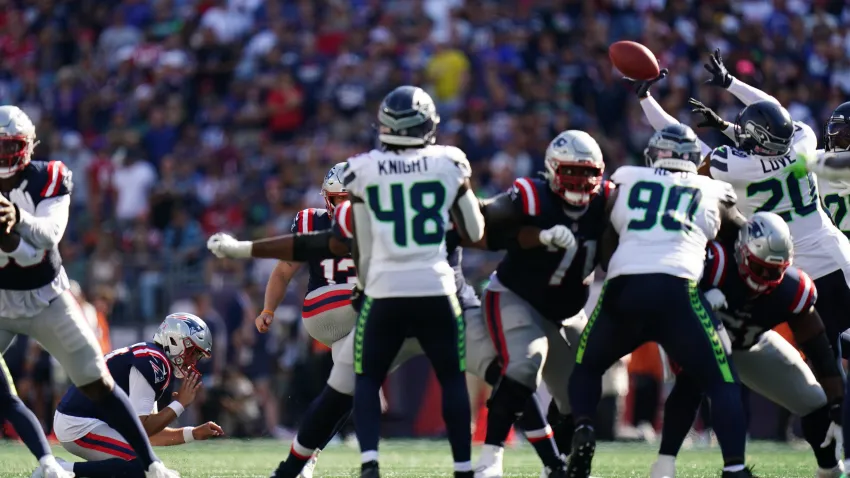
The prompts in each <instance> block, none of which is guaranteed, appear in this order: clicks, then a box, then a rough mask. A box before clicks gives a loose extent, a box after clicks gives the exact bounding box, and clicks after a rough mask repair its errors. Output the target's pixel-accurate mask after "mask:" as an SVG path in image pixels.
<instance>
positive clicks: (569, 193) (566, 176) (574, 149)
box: [545, 129, 605, 206]
mask: <svg viewBox="0 0 850 478" xmlns="http://www.w3.org/2000/svg"><path fill="white" fill-rule="evenodd" d="M545 164H546V179H547V180H549V187H550V188H552V191H554V192H555V194H557V195H558V196H560V197H562V198H563V199H564V201H566V202H567V204H570V205H572V206H586V205H587V204H588V203H590V200H591V199H593V196H594V195H595V194H596V193H598V192H599V188H600V187H601V185H602V172H603V171H605V163H604V162H603V161H602V150H601V149H600V148H599V143H597V142H596V140H595V139H593V137H592V136H590V135H589V134H587V133H585V132H584V131H579V130H577V129H571V130H567V131H564V132H563V133H561V134H559V135H558V136H557V137H555V139H553V140H552V142H551V143H549V147H548V148H546V159H545Z"/></svg>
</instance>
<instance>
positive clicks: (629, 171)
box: [610, 166, 647, 184]
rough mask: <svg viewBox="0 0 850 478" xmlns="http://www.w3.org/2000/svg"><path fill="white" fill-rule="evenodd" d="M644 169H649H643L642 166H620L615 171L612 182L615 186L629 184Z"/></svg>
mask: <svg viewBox="0 0 850 478" xmlns="http://www.w3.org/2000/svg"><path fill="white" fill-rule="evenodd" d="M644 169H647V168H642V167H640V166H620V167H619V168H617V170H616V171H614V174H612V175H611V178H610V180H611V181H612V182H614V184H624V183H628V182H631V181H633V180H634V177H635V176H637V175H638V174H639V172H640V171H642V170H644Z"/></svg>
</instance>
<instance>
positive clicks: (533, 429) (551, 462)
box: [517, 393, 564, 468]
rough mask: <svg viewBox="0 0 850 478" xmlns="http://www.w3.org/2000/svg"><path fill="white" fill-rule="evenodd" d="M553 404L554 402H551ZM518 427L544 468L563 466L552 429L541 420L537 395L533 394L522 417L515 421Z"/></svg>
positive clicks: (541, 411) (541, 414)
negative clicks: (522, 431)
mask: <svg viewBox="0 0 850 478" xmlns="http://www.w3.org/2000/svg"><path fill="white" fill-rule="evenodd" d="M552 402H553V403H554V400H552ZM517 425H519V426H520V427H521V428H522V429H523V430H524V431H525V437H526V438H527V439H528V442H529V443H531V446H533V447H534V451H535V452H537V456H538V457H540V461H542V462H543V464H544V465H545V466H548V467H550V468H558V467H560V466H562V465H563V464H564V462H563V461H562V460H561V457H560V454H559V453H558V448H557V447H556V446H555V440H554V438H553V437H554V432H553V431H552V427H551V426H550V425H549V424H548V423H547V422H546V419H545V418H543V408H542V407H541V406H540V401H539V400H537V394H536V393H534V394H532V395H531V397H529V398H528V400H527V401H526V403H525V408H524V409H523V411H522V416H521V417H519V420H517Z"/></svg>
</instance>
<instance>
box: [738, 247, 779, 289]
mask: <svg viewBox="0 0 850 478" xmlns="http://www.w3.org/2000/svg"><path fill="white" fill-rule="evenodd" d="M735 259H736V261H737V262H738V274H739V275H740V276H741V279H743V280H744V282H745V283H746V284H747V287H749V288H750V289H751V290H752V291H753V292H756V293H759V294H761V293H767V292H770V291H772V290H773V289H775V288H776V287H777V286H778V285H779V284H780V283H781V282H782V279H783V278H784V277H785V271H786V270H787V269H788V266H790V265H791V262H790V261H784V260H779V261H765V260H763V259H761V258H759V257H758V256H756V255H755V254H753V252H752V251H751V250H750V248H749V247H747V245H746V244H739V245H738V248H737V251H736V258H735Z"/></svg>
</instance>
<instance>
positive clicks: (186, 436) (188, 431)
mask: <svg viewBox="0 0 850 478" xmlns="http://www.w3.org/2000/svg"><path fill="white" fill-rule="evenodd" d="M192 431H193V428H192V427H183V443H192V442H193V441H195V435H194V434H193V433H192Z"/></svg>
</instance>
